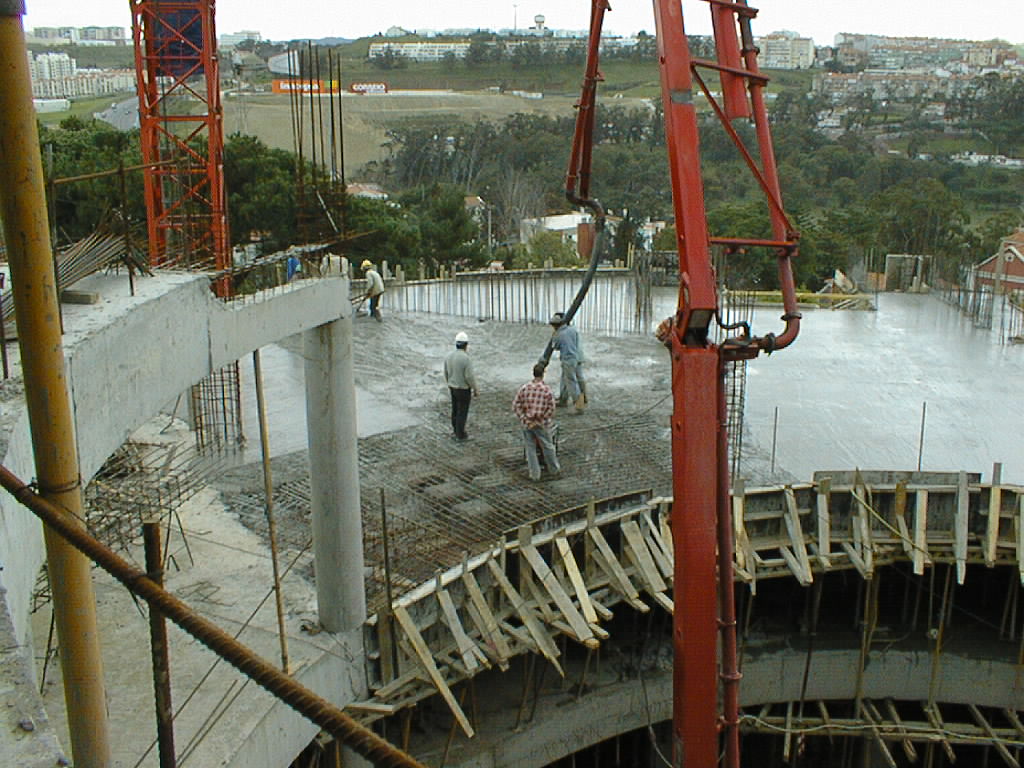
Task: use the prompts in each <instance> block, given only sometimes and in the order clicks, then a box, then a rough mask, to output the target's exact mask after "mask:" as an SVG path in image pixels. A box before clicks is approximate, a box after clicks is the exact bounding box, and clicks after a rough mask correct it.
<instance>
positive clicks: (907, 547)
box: [895, 480, 914, 557]
mask: <svg viewBox="0 0 1024 768" xmlns="http://www.w3.org/2000/svg"><path fill="white" fill-rule="evenodd" d="M895 501H896V504H895V506H896V510H895V514H896V528H897V529H898V530H899V532H900V541H901V542H902V544H903V551H904V552H906V553H907V555H908V556H910V557H913V554H914V540H913V539H912V538H911V537H910V529H909V528H908V527H907V517H906V512H907V481H906V480H900V481H899V482H898V483H896V499H895Z"/></svg>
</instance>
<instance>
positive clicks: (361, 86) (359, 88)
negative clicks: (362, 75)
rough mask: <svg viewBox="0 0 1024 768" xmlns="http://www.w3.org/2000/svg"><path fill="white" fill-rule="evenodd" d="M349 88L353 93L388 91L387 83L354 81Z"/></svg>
mask: <svg viewBox="0 0 1024 768" xmlns="http://www.w3.org/2000/svg"><path fill="white" fill-rule="evenodd" d="M348 89H349V90H350V91H351V92H352V93H364V94H366V93H370V94H372V93H387V92H388V84H387V83H352V84H351V85H349V87H348Z"/></svg>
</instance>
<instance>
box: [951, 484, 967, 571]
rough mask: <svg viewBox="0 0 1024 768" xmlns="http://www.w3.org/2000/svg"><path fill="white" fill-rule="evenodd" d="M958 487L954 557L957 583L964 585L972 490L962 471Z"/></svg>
mask: <svg viewBox="0 0 1024 768" xmlns="http://www.w3.org/2000/svg"><path fill="white" fill-rule="evenodd" d="M958 478H959V480H958V482H957V486H956V513H955V518H954V528H953V530H954V538H953V557H954V558H956V583H957V584H963V583H964V579H965V578H966V577H967V511H968V508H969V502H970V490H969V489H968V488H967V473H966V472H964V471H963V470H960V472H959V474H958Z"/></svg>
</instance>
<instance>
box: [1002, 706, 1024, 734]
mask: <svg viewBox="0 0 1024 768" xmlns="http://www.w3.org/2000/svg"><path fill="white" fill-rule="evenodd" d="M1003 717H1005V718H1006V719H1007V720H1008V721H1009V723H1010V725H1012V726H1013V728H1014V730H1016V731H1017V739H1018V740H1024V723H1021V721H1020V718H1019V717H1018V716H1017V713H1016V712H1015V711H1014V710H1012V709H1003Z"/></svg>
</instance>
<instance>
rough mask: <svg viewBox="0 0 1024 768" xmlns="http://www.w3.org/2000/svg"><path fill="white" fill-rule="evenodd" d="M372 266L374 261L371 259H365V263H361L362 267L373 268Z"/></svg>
mask: <svg viewBox="0 0 1024 768" xmlns="http://www.w3.org/2000/svg"><path fill="white" fill-rule="evenodd" d="M372 267H373V262H372V261H370V260H369V259H363V263H362V264H360V265H359V268H360V269H371V268H372Z"/></svg>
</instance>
